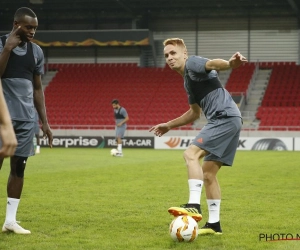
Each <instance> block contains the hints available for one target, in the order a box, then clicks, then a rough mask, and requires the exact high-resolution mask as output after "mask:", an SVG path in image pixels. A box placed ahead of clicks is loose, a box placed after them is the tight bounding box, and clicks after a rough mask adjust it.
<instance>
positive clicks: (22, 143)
mask: <svg viewBox="0 0 300 250" xmlns="http://www.w3.org/2000/svg"><path fill="white" fill-rule="evenodd" d="M12 124H13V127H14V130H15V133H16V137H17V141H18V146H17V149H16V152H15V155H16V156H23V157H29V156H32V155H34V145H33V137H34V122H24V121H12Z"/></svg>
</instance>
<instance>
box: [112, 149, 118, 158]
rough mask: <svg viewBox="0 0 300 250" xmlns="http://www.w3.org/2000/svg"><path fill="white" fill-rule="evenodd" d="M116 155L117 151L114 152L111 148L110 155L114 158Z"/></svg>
mask: <svg viewBox="0 0 300 250" xmlns="http://www.w3.org/2000/svg"><path fill="white" fill-rule="evenodd" d="M116 153H118V150H116V149H115V148H113V149H112V150H110V154H111V155H112V156H115V155H116Z"/></svg>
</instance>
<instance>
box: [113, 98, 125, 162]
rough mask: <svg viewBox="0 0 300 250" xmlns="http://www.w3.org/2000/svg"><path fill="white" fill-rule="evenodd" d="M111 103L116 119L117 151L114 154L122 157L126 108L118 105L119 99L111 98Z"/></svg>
mask: <svg viewBox="0 0 300 250" xmlns="http://www.w3.org/2000/svg"><path fill="white" fill-rule="evenodd" d="M111 104H112V107H113V109H114V115H115V120H116V140H117V143H118V148H117V149H118V153H117V154H116V155H115V156H117V157H122V156H123V152H122V139H123V137H124V134H125V131H126V128H127V122H128V120H129V116H128V113H127V111H126V109H125V108H124V107H121V106H120V104H119V101H118V100H117V99H114V100H112V102H111Z"/></svg>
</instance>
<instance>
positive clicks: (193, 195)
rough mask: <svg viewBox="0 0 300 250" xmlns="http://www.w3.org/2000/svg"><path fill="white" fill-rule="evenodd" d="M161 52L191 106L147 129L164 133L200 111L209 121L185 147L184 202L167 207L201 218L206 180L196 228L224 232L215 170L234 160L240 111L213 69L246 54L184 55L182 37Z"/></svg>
mask: <svg viewBox="0 0 300 250" xmlns="http://www.w3.org/2000/svg"><path fill="white" fill-rule="evenodd" d="M164 56H165V59H166V62H167V64H168V65H169V67H170V68H171V69H172V70H174V71H176V72H177V73H179V74H180V75H181V76H182V77H183V80H184V88H185V91H186V93H187V96H188V102H189V106H190V108H189V110H187V111H186V112H185V113H184V114H182V115H181V116H180V117H177V118H175V119H174V120H171V121H168V122H166V123H162V124H158V125H156V126H153V127H152V128H151V129H150V130H149V131H153V132H154V134H155V135H156V136H162V135H163V134H165V133H167V132H168V131H169V130H170V129H173V128H177V127H180V126H183V125H186V124H189V123H191V122H194V121H195V120H196V119H198V118H199V117H200V114H201V112H202V111H203V112H204V115H205V117H206V119H207V121H208V123H207V124H206V125H205V126H204V127H203V128H202V129H201V131H200V132H199V133H198V135H197V136H196V137H195V139H194V140H193V142H192V143H191V145H190V146H189V147H188V148H187V149H186V150H185V152H184V159H185V163H186V166H187V171H188V186H189V200H188V203H187V204H184V205H181V207H171V208H169V209H168V211H169V213H170V214H172V215H174V216H179V215H189V216H191V217H193V218H194V219H195V220H196V221H200V220H201V219H202V214H201V208H200V199H201V191H202V187H203V184H204V186H205V191H206V199H207V205H208V210H209V218H208V222H207V223H206V224H205V225H204V226H203V227H202V228H201V229H200V230H199V234H200V235H201V234H222V229H221V224H220V203H221V191H220V187H219V183H218V180H217V173H218V171H219V169H220V168H221V166H223V165H224V166H231V165H232V163H233V160H234V156H235V152H236V148H237V146H238V141H239V135H240V130H241V128H242V117H241V113H240V111H239V109H238V107H237V105H236V103H235V102H234V101H233V99H232V97H231V96H230V94H229V93H228V91H227V90H226V89H224V88H223V87H222V85H221V83H220V80H219V78H218V73H217V71H220V70H228V69H230V68H232V69H235V68H238V67H239V66H240V65H242V64H243V63H245V62H247V60H246V58H245V57H244V56H242V55H241V54H240V53H239V52H236V53H235V54H234V55H233V56H232V57H231V58H230V59H229V60H228V61H227V60H223V59H213V60H209V59H207V58H203V57H200V56H188V52H187V48H186V46H185V43H184V41H183V40H182V39H180V38H170V39H167V40H165V41H164ZM202 159H203V162H202V164H201V165H200V160H202Z"/></svg>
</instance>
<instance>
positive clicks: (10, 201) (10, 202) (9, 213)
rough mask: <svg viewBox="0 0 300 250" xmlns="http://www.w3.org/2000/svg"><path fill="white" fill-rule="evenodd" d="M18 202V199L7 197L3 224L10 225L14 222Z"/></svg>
mask: <svg viewBox="0 0 300 250" xmlns="http://www.w3.org/2000/svg"><path fill="white" fill-rule="evenodd" d="M19 202H20V199H15V198H9V197H7V204H6V218H5V223H11V222H15V221H16V217H17V210H18V206H19Z"/></svg>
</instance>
